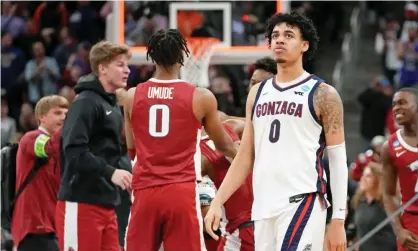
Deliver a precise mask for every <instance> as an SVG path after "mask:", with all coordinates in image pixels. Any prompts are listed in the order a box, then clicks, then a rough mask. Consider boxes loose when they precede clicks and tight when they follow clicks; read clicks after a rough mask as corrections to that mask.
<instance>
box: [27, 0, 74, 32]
mask: <svg viewBox="0 0 418 251" xmlns="http://www.w3.org/2000/svg"><path fill="white" fill-rule="evenodd" d="M33 21H34V27H35V31H36V32H40V33H41V32H42V30H44V29H46V28H50V29H52V30H53V32H54V33H55V32H57V33H58V32H59V31H60V30H61V28H63V27H65V26H67V24H68V11H67V8H66V7H65V4H64V3H62V2H58V1H50V2H49V1H47V2H44V3H42V4H41V5H39V6H38V8H36V10H35V13H34V16H33Z"/></svg>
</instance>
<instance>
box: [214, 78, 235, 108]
mask: <svg viewBox="0 0 418 251" xmlns="http://www.w3.org/2000/svg"><path fill="white" fill-rule="evenodd" d="M210 89H211V91H212V92H213V93H214V94H215V97H216V99H217V101H218V110H220V111H223V112H225V113H226V114H235V109H234V96H233V94H232V88H231V84H230V81H229V79H228V78H227V77H223V76H217V77H215V78H214V79H213V80H211V87H210Z"/></svg>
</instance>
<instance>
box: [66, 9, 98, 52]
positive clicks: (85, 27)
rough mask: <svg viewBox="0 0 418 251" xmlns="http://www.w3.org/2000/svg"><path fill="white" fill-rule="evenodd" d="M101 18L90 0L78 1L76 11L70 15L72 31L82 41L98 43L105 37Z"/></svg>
mask: <svg viewBox="0 0 418 251" xmlns="http://www.w3.org/2000/svg"><path fill="white" fill-rule="evenodd" d="M99 20H100V16H99V13H98V11H96V10H95V9H94V8H93V7H91V6H90V2H89V1H78V2H77V9H76V11H75V12H74V13H73V14H72V15H71V16H70V24H69V28H70V31H71V32H70V33H71V34H75V36H76V37H77V38H78V39H79V40H80V41H88V42H90V43H92V44H93V43H96V42H97V41H99V40H100V38H101V37H103V35H102V34H101V31H102V29H101V27H100V25H99Z"/></svg>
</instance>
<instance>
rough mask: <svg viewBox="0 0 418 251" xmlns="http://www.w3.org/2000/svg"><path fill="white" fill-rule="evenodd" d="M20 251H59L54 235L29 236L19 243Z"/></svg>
mask: <svg viewBox="0 0 418 251" xmlns="http://www.w3.org/2000/svg"><path fill="white" fill-rule="evenodd" d="M17 250H18V251H59V248H58V241H57V237H56V236H55V234H54V233H48V234H28V235H26V236H25V238H23V240H22V241H21V242H20V243H19V247H18V249H17Z"/></svg>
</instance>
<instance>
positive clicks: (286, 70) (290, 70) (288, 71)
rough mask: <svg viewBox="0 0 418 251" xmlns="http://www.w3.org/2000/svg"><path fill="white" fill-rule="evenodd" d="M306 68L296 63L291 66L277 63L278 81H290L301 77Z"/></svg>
mask: <svg viewBox="0 0 418 251" xmlns="http://www.w3.org/2000/svg"><path fill="white" fill-rule="evenodd" d="M304 72H305V70H304V69H303V67H302V65H299V64H294V65H289V66H284V65H279V64H278V65H277V77H276V78H277V81H278V82H280V83H286V82H290V81H292V80H295V79H297V78H298V77H300V76H301V75H302V74H303V73H304Z"/></svg>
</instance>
